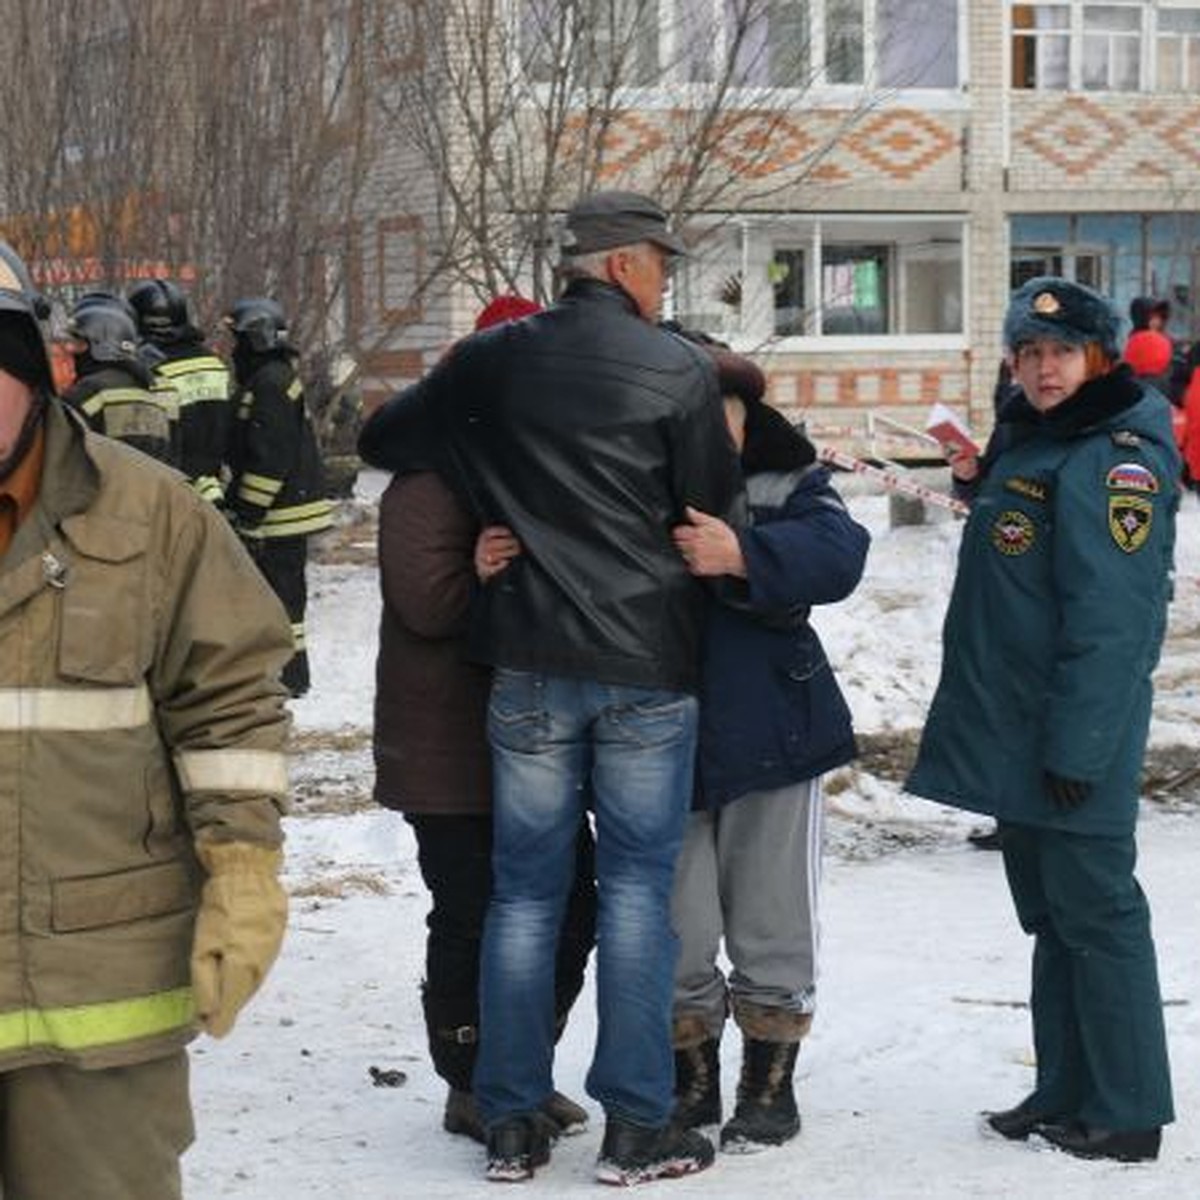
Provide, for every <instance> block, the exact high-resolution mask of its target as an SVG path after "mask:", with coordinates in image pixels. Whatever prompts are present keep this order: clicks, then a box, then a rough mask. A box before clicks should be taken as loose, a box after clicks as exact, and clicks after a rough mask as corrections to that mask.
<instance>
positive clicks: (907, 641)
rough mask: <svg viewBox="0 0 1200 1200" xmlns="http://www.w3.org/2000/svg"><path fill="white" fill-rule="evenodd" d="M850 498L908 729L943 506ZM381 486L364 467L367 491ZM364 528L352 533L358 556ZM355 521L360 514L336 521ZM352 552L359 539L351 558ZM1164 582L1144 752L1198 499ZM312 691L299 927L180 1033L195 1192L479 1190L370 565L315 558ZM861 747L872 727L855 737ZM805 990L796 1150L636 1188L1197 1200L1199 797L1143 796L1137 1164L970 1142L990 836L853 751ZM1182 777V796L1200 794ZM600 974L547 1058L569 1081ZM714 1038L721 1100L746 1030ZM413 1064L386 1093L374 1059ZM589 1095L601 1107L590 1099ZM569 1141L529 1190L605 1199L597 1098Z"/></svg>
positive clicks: (1192, 707)
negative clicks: (222, 1011)
mask: <svg viewBox="0 0 1200 1200" xmlns="http://www.w3.org/2000/svg"><path fill="white" fill-rule="evenodd" d="M857 482H858V481H850V482H849V483H848V484H847V486H846V489H845V490H846V491H847V493H848V494H850V493H853V494H852V495H851V503H852V507H853V508H854V511H855V513H856V515H858V516H859V519H860V520H863V521H864V522H865V523H866V524H868V525H869V526H870V528H871V530H872V532H873V533H874V535H875V543H874V546H873V549H872V553H871V559H870V563H869V567H868V571H867V577H866V579H865V581H864V583H863V584H862V586H861V587H860V588H859V590H858V592H857V593H856V594H855V595H854V596H853V597H852V598H851V599H850V600H849V601H847V602H846V603H844V604H842V605H840V606H837V607H836V608H833V609H830V610H828V611H826V612H823V613H822V614H821V616H820V627H821V631H822V635H823V636H824V638H825V640H826V642H827V645H828V648H829V650H830V654H831V657H832V658H833V660H834V662H835V664H836V666H837V668H838V671H839V674H840V677H841V679H842V681H843V684H844V686H845V688H846V691H847V694H848V696H849V698H850V700H851V704H852V706H853V708H854V710H855V714H856V719H857V722H858V725H859V727H860V729H861V730H862V731H864V733H866V734H868V735H869V734H872V733H875V734H881V735H882V734H885V733H886V732H888V731H898V732H905V731H915V730H916V729H918V728H919V726H920V722H921V719H922V716H923V714H924V710H925V707H926V705H927V703H928V701H929V697H930V695H931V692H932V689H933V686H934V684H935V682H936V678H937V671H938V663H939V656H940V646H939V639H938V629H939V626H940V621H941V617H942V612H943V610H944V607H945V603H946V599H947V596H948V589H949V585H950V581H951V579H952V575H953V569H954V554H955V549H956V545H957V539H958V528H959V527H958V525H957V524H955V523H954V522H950V521H939V522H935V523H934V524H931V525H927V526H923V527H918V528H902V529H897V530H894V531H891V530H889V529H888V526H887V504H886V501H885V500H884V499H883V498H882V497H880V496H878V495H873V494H870V493H869V492H866V491H863V490H861V489H859V488H858V487H857V486H856V485H857ZM379 486H380V480H379V478H378V477H377V476H367V477H364V479H363V480H362V481H361V482H360V489H361V490H362V493H363V495H364V497H365V498H367V499H370V498H371V497H372V496H374V495H377V493H378V490H379ZM370 536H371V535H370V531H369V528H366V527H364V529H363V541H364V542H365V543H367V544H366V545H364V546H363V547H361V548H362V549H363V550H364V551H368V550H369V540H370ZM349 540H350V541H353V540H354V535H353V533H352V534H351V537H350V539H349ZM366 557H367V556H366V554H364V558H366ZM1178 558H1179V581H1178V588H1177V601H1176V603H1175V605H1174V607H1173V611H1172V615H1171V630H1170V638H1169V641H1168V645H1167V649H1166V652H1165V655H1164V660H1163V663H1162V666H1161V667H1160V671H1159V676H1158V682H1159V690H1160V696H1159V702H1158V712H1157V715H1156V719H1155V723H1154V727H1153V734H1152V738H1153V742H1154V744H1155V746H1159V747H1163V746H1170V745H1174V746H1178V747H1182V748H1189V747H1190V748H1191V754H1192V755H1193V756H1197V751H1196V746H1197V745H1198V744H1200V737H1198V736H1197V733H1198V730H1200V506H1198V505H1197V503H1196V501H1195V499H1194V498H1189V500H1188V502H1187V503H1186V504H1185V509H1184V512H1183V514H1182V516H1181V521H1180V549H1179V556H1178ZM310 582H311V585H312V607H311V610H310V619H309V642H310V646H311V653H312V657H313V660H314V678H315V680H316V688H315V690H314V692H313V694H312V695H311V696H309V697H306V698H305V699H303V700H301V701H299V702H298V703H297V704H296V705H295V718H296V727H297V732H296V739H295V742H296V756H295V759H296V761H295V764H294V776H295V782H296V790H297V803H296V813H295V815H294V816H292V817H291V818H289V821H288V839H289V840H288V883H289V887H290V890H291V892H292V896H293V916H292V923H291V929H290V932H289V936H288V940H287V943H286V945H285V948H284V952H283V954H282V956H281V959H280V962H279V964H278V965H277V967H276V969H275V971H274V973H273V975H272V976H271V978H270V980H269V981H268V983H267V985H266V987H265V988H264V990H263V993H262V994H261V995H260V996H259V997H258V999H257V1000H256V1001H255V1003H254V1005H253V1006H252V1008H251V1009H250V1010H249V1011H248V1012H247V1013H246V1014H245V1015H244V1016H243V1018H242V1021H241V1023H240V1024H239V1026H238V1028H237V1029H236V1030H235V1032H234V1033H233V1035H232V1036H231V1037H230V1038H228V1039H227V1040H226V1041H224V1042H220V1043H217V1042H212V1041H209V1040H207V1039H204V1040H201V1041H200V1042H198V1043H197V1045H196V1047H195V1052H194V1057H193V1062H194V1094H195V1100H196V1109H197V1124H198V1128H199V1138H198V1141H197V1144H196V1146H195V1147H194V1148H193V1149H192V1150H191V1151H190V1152H189V1154H188V1156H187V1158H186V1160H185V1169H186V1179H187V1187H188V1194H189V1196H190V1197H192V1198H193V1200H216V1198H218V1197H236V1198H238V1200H282V1198H284V1197H288V1198H296V1200H307V1198H310V1197H311V1198H312V1200H333V1198H335V1197H337V1198H339V1200H400V1198H406V1197H419V1198H425V1197H431V1198H433V1197H458V1196H471V1195H484V1194H488V1195H492V1194H493V1191H492V1190H489V1189H494V1185H489V1184H485V1183H484V1182H482V1180H481V1169H482V1152H481V1150H480V1149H479V1148H478V1147H477V1146H475V1145H474V1144H472V1143H470V1142H468V1141H466V1140H464V1139H462V1138H453V1137H450V1136H448V1135H446V1134H444V1133H443V1132H442V1131H441V1128H440V1118H441V1105H442V1101H443V1099H444V1087H443V1085H442V1084H441V1082H440V1081H439V1080H438V1079H437V1078H436V1077H435V1076H434V1074H433V1072H432V1070H431V1068H430V1066H429V1064H428V1061H427V1055H426V1052H425V1047H424V1033H423V1028H422V1024H421V1019H420V1008H419V1004H418V1000H417V987H418V983H419V980H420V976H421V970H422V960H423V939H424V923H423V922H424V915H425V909H426V900H425V895H424V891H423V888H422V884H421V880H420V876H419V874H418V872H417V868H416V863H415V859H414V845H413V840H412V837H411V834H410V832H409V830H408V828H407V826H405V824H404V823H403V821H402V820H401V819H399V818H398V817H396V816H394V815H393V814H391V813H387V812H383V811H381V810H378V809H375V808H373V807H371V806H370V805H369V804H367V803H365V802H364V801H365V799H366V798H367V797H369V794H370V786H371V763H370V753H369V730H370V721H371V697H372V691H373V687H374V675H373V663H374V650H375V625H376V621H377V614H378V600H377V595H376V590H377V580H376V574H375V571H374V568H373V567H372V566H370V565H369V563H367V564H365V565H358V566H353V565H317V566H314V567H313V568H311V570H310ZM867 740H870V739H869V738H868V739H867ZM828 790H829V818H830V819H829V824H828V847H829V849H828V855H827V861H826V878H825V884H824V892H823V912H822V920H823V962H822V971H823V974H822V980H821V991H820V1008H819V1013H818V1017H817V1022H816V1024H815V1026H814V1029H813V1033H812V1035H811V1036H810V1038H809V1039H808V1041H807V1042H806V1043H805V1045H804V1048H803V1051H802V1053H801V1058H800V1068H799V1097H800V1103H801V1109H802V1112H803V1116H804V1129H803V1132H802V1133H801V1135H800V1137H799V1138H798V1139H797V1140H796V1141H795V1142H794V1143H792V1144H791V1145H789V1146H787V1147H784V1148H781V1149H778V1150H773V1151H769V1152H766V1153H763V1154H760V1155H756V1156H750V1157H730V1156H723V1157H720V1158H719V1159H718V1162H717V1164H716V1166H715V1167H714V1168H713V1169H712V1170H710V1171H707V1172H705V1173H703V1174H701V1175H698V1176H694V1177H691V1178H689V1179H685V1180H680V1181H675V1182H670V1183H661V1184H654V1185H647V1188H648V1190H649V1191H650V1192H651V1193H653V1194H657V1192H658V1191H659V1190H661V1189H668V1193H667V1194H669V1195H672V1196H678V1197H680V1200H682V1198H684V1197H688V1196H696V1197H722V1198H726V1200H739V1198H741V1197H750V1196H755V1197H757V1196H761V1195H771V1196H776V1197H779V1198H780V1200H785V1198H792V1197H796V1198H804V1200H821V1198H825V1197H828V1198H835V1200H867V1198H870V1200H875V1198H881V1200H887V1198H891V1197H910V1196H911V1197H916V1196H921V1197H927V1198H930V1200H946V1198H951V1197H953V1198H957V1197H1002V1196H1003V1197H1008V1196H1013V1197H1022V1198H1024V1197H1034V1198H1039V1197H1047V1198H1050V1197H1054V1198H1058V1197H1064V1198H1067V1200H1084V1198H1095V1197H1114V1198H1116V1197H1121V1198H1124V1197H1142V1196H1145V1197H1150V1196H1153V1197H1172V1198H1174V1197H1192V1196H1197V1195H1200V956H1198V954H1197V950H1196V946H1197V944H1198V937H1197V930H1198V929H1200V891H1198V890H1197V889H1196V887H1195V878H1196V863H1197V861H1200V860H1198V858H1197V853H1198V851H1197V839H1198V835H1200V817H1198V816H1197V812H1196V805H1195V803H1194V800H1192V801H1182V800H1181V801H1177V802H1175V803H1173V804H1172V803H1160V802H1155V803H1147V804H1145V805H1144V806H1143V807H1144V809H1145V812H1144V816H1143V821H1142V825H1141V833H1140V845H1141V869H1140V877H1141V879H1142V883H1143V886H1144V887H1145V888H1146V890H1147V892H1148V894H1149V896H1150V900H1151V904H1152V906H1153V909H1154V913H1155V918H1156V933H1157V940H1158V948H1159V961H1160V970H1161V974H1162V980H1163V990H1164V994H1165V996H1166V998H1167V1002H1168V1007H1167V1010H1166V1020H1167V1030H1168V1035H1169V1038H1170V1044H1171V1052H1172V1058H1173V1067H1174V1082H1175V1091H1176V1106H1177V1109H1178V1111H1179V1120H1178V1122H1177V1123H1176V1124H1175V1125H1174V1126H1172V1127H1171V1128H1170V1129H1169V1130H1168V1131H1167V1133H1166V1136H1165V1139H1164V1148H1163V1154H1162V1157H1161V1159H1160V1161H1159V1162H1158V1163H1157V1164H1154V1165H1151V1166H1137V1167H1122V1166H1118V1165H1116V1164H1110V1163H1084V1162H1079V1161H1076V1160H1074V1159H1071V1158H1068V1157H1065V1156H1063V1155H1059V1154H1055V1153H1052V1152H1048V1151H1042V1152H1037V1151H1035V1150H1032V1149H1030V1148H1027V1147H1024V1146H1020V1145H1010V1144H1006V1143H997V1142H994V1141H989V1140H985V1139H984V1138H982V1137H981V1136H980V1135H979V1133H978V1129H977V1118H976V1113H977V1111H978V1110H979V1109H981V1108H984V1107H997V1106H1007V1105H1008V1104H1010V1103H1014V1102H1016V1101H1017V1100H1018V1099H1020V1098H1021V1097H1022V1096H1023V1095H1024V1094H1025V1093H1026V1091H1028V1089H1029V1087H1030V1084H1031V1080H1032V1064H1031V1060H1032V1048H1031V1043H1030V1035H1029V1014H1028V1011H1027V1010H1026V1009H1025V1008H1024V1007H1023V1003H1024V1000H1025V998H1026V995H1027V985H1028V972H1029V949H1030V947H1029V944H1028V942H1027V941H1026V939H1025V938H1024V937H1023V936H1022V935H1021V933H1020V932H1019V930H1018V929H1017V927H1016V924H1015V921H1014V919H1013V917H1012V913H1011V908H1010V904H1009V900H1008V896H1007V891H1006V888H1005V885H1004V880H1003V876H1002V870H1001V866H1000V862H999V858H998V856H996V855H994V854H986V853H979V852H977V851H975V850H972V849H970V848H969V847H968V846H967V845H966V844H965V842H964V841H963V835H964V833H965V832H966V831H967V829H969V828H970V826H971V824H972V822H971V820H970V818H968V817H966V816H964V815H962V814H958V813H955V812H952V811H951V810H947V809H943V808H940V807H937V806H934V805H930V804H927V803H924V802H922V801H918V800H915V799H913V798H911V797H907V796H905V795H903V793H901V791H900V790H899V787H898V785H897V784H896V783H895V782H894V781H893V780H892V779H891V778H890V777H889V776H888V772H886V771H885V772H883V773H882V774H870V773H868V771H867V770H866V769H865V768H863V767H860V768H855V769H850V770H847V771H844V772H838V773H837V774H836V775H835V776H834V777H832V778H831V779H830V781H829V789H828ZM1195 794H1196V793H1195V790H1194V789H1193V791H1192V796H1193V797H1194V796H1195ZM593 1033H594V1020H593V1015H592V1004H591V997H590V993H585V995H584V997H583V998H582V999H581V1001H580V1004H579V1006H578V1007H577V1009H576V1012H575V1015H574V1017H573V1019H572V1022H571V1025H570V1027H569V1029H568V1032H567V1035H566V1037H565V1038H564V1040H563V1042H562V1044H561V1046H560V1050H559V1056H558V1069H557V1081H558V1083H559V1086H560V1087H561V1088H562V1089H563V1090H564V1091H566V1092H568V1093H569V1094H571V1095H574V1096H577V1097H579V1098H581V1099H582V1098H583V1087H582V1082H583V1077H584V1074H585V1071H586V1067H587V1061H588V1055H589V1053H590V1048H591V1040H592V1036H593ZM733 1033H734V1036H729V1037H727V1038H726V1042H725V1046H724V1056H723V1057H724V1068H725V1070H724V1080H725V1086H726V1090H727V1092H728V1094H729V1095H730V1096H731V1095H732V1092H733V1087H734V1083H735V1080H736V1072H737V1060H738V1050H739V1047H738V1038H737V1037H736V1031H733ZM372 1066H378V1067H381V1068H387V1069H397V1068H398V1069H400V1070H402V1071H404V1072H405V1073H406V1075H407V1081H406V1082H405V1083H404V1084H403V1086H400V1087H397V1088H380V1087H375V1086H373V1084H372V1080H371V1078H370V1075H369V1068H370V1067H372ZM589 1104H590V1102H589ZM590 1106H591V1108H592V1112H593V1126H592V1129H591V1130H590V1131H589V1132H588V1133H586V1134H585V1135H583V1136H581V1137H578V1138H573V1139H569V1140H567V1141H564V1142H561V1143H560V1144H559V1146H558V1147H557V1149H556V1150H555V1153H554V1157H553V1161H552V1162H551V1164H550V1166H549V1167H548V1168H546V1169H545V1170H543V1171H540V1172H539V1173H538V1175H537V1177H536V1179H535V1180H534V1181H533V1182H532V1183H530V1184H528V1185H524V1186H525V1187H526V1188H527V1190H528V1192H529V1194H530V1195H538V1196H547V1197H548V1196H553V1197H583V1196H594V1195H595V1194H596V1190H595V1189H596V1185H595V1184H594V1183H593V1182H592V1175H591V1171H592V1165H593V1163H594V1159H595V1155H596V1152H597V1149H598V1147H599V1137H600V1128H601V1116H600V1114H599V1112H598V1111H597V1110H596V1108H595V1105H594V1104H591V1105H590Z"/></svg>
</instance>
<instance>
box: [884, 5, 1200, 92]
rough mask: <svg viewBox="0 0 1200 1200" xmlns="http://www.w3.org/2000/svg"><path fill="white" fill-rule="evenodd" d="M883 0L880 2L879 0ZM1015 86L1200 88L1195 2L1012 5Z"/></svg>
mask: <svg viewBox="0 0 1200 1200" xmlns="http://www.w3.org/2000/svg"><path fill="white" fill-rule="evenodd" d="M879 2H881V3H882V0H879ZM1010 17H1011V25H1012V42H1011V47H1010V49H1011V59H1010V61H1011V64H1012V86H1013V87H1014V88H1036V89H1041V90H1047V91H1049V90H1066V89H1070V90H1072V91H1090V92H1137V91H1161V92H1198V91H1200V3H1195V2H1194V0H1193V2H1192V3H1183V2H1178V3H1177V2H1175V0H1157V2H1156V3H1149V4H1148V3H1144V2H1137V0H1116V2H1115V3H1111V4H1091V3H1086V2H1085V0H1047V2H1046V3H1042V4H1015V3H1014V4H1011V6H1010Z"/></svg>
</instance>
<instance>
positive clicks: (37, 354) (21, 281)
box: [0, 241, 52, 385]
mask: <svg viewBox="0 0 1200 1200" xmlns="http://www.w3.org/2000/svg"><path fill="white" fill-rule="evenodd" d="M3 313H13V314H15V315H16V316H17V317H18V318H20V319H22V321H23V323H25V324H27V326H28V333H29V335H30V338H29V342H30V347H31V350H32V354H31V357H34V358H37V359H38V368H39V374H42V376H43V380H44V382H45V383H46V384H47V385H49V384H50V382H51V379H52V374H51V371H50V350H49V347H48V346H47V344H46V332H45V329H44V328H43V327H42V322H43V321H44V320H46V318H47V317H49V316H50V305H49V304H48V303H47V302H46V298H45V297H44V296H43V295H42V294H41V293H40V292H38V291H37V290H36V289H35V288H34V286H33V282H32V280H31V279H30V277H29V271H28V269H27V268H26V266H25V264H24V262H22V261H21V258H20V256H19V255H18V254H17V252H16V251H15V250H14V249H13V248H12V247H11V246H10V245H9V244H8V243H7V242H4V241H0V314H3ZM34 347H36V349H33V348H34Z"/></svg>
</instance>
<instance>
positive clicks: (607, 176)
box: [562, 112, 665, 182]
mask: <svg viewBox="0 0 1200 1200" xmlns="http://www.w3.org/2000/svg"><path fill="white" fill-rule="evenodd" d="M592 126H593V123H592V122H591V121H589V120H588V118H587V117H571V118H570V119H569V120H568V121H567V122H566V123H565V124H564V126H563V132H562V139H563V142H564V144H565V146H566V147H569V151H568V152H567V154H566V157H567V158H568V159H570V158H576V157H582V156H583V155H584V154H585V153H587V154H589V155H590V154H591V153H592V151H591V148H590V144H591V143H592V142H593V141H594V140H595V138H596V134H597V131H596V129H595V128H594V127H592ZM664 140H665V138H664V137H663V133H662V130H660V129H657V128H655V126H654V124H653V123H652V122H651V121H650V120H649V119H647V118H645V117H640V116H638V115H637V114H636V113H630V112H627V113H620V114H618V115H617V116H616V117H615V118H614V120H613V121H612V124H611V125H609V127H608V128H607V129H606V130H604V132H603V134H602V135H601V136H600V151H601V154H600V160H601V167H600V170H599V172H598V177H599V179H600V180H601V181H604V182H608V181H609V180H612V179H615V178H619V177H621V176H624V175H626V174H628V173H629V172H631V171H632V170H633V169H634V167H636V166H637V165H638V163H640V162H641V161H642V159H644V158H645V157H646V156H647V155H649V154H653V153H654V152H655V151H656V150H658V149H659V148H660V147H661V146H662V144H663V142H664Z"/></svg>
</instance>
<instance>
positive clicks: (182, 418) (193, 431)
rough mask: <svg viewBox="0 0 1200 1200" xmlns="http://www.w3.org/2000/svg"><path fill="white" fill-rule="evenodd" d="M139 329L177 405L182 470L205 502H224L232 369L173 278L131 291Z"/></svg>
mask: <svg viewBox="0 0 1200 1200" xmlns="http://www.w3.org/2000/svg"><path fill="white" fill-rule="evenodd" d="M129 303H130V304H131V305H132V306H133V309H134V311H135V312H136V313H137V327H138V332H139V333H140V334H141V336H142V338H143V339H144V340H145V341H146V342H147V343H148V344H149V346H150V347H151V348H152V349H153V350H154V351H155V352H156V354H157V355H158V356H161V357H160V361H158V362H157V363H156V365H155V366H154V374H155V376H156V378H157V379H159V380H161V381H162V382H163V383H164V384H166V385H167V386H169V387H170V388H172V389H173V390H174V392H175V396H176V403H177V405H178V415H179V422H178V429H179V434H178V462H177V465H178V467H179V469H180V470H181V471H182V472H183V473H184V474H185V475H186V476H187V477H188V479H190V480H191V481H192V487H194V488H195V489H196V491H197V492H199V493H200V495H201V496H203V497H204V498H205V499H206V500H210V501H212V503H214V504H217V505H220V504H223V503H224V500H225V492H224V488H223V486H222V481H221V469H222V467H223V466H224V463H225V453H226V447H227V446H228V443H229V393H230V378H229V368H228V367H227V366H226V365H225V364H224V363H223V362H222V361H221V360H220V359H219V358H218V357H217V355H216V353H215V352H214V351H213V350H212V348H211V347H210V346H208V345H207V344H206V343H205V341H204V335H203V333H202V332H201V331H200V330H199V329H198V328H197V327H196V326H195V325H194V324H193V323H192V319H191V314H190V313H189V312H188V302H187V297H186V296H185V295H184V294H183V292H182V291H180V289H179V288H178V287H177V286H176V285H175V284H174V283H172V282H171V281H170V280H169V279H147V280H145V281H144V282H142V283H139V284H138V285H137V286H136V287H135V288H133V290H132V291H130V293H129Z"/></svg>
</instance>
